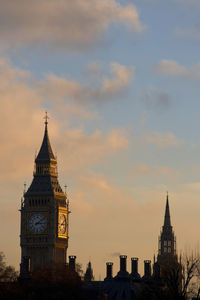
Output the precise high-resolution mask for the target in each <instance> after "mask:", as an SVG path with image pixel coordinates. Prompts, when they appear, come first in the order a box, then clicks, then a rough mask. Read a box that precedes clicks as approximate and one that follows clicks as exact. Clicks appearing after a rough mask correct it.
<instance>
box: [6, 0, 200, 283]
mask: <svg viewBox="0 0 200 300" xmlns="http://www.w3.org/2000/svg"><path fill="white" fill-rule="evenodd" d="M0 7H1V10H0V140H1V147H0V156H1V173H0V205H1V206H0V207H1V208H0V240H1V247H0V250H1V251H3V252H4V253H5V255H6V260H7V263H8V264H11V265H14V266H15V267H16V268H17V269H19V263H20V246H19V234H20V212H19V209H20V201H21V197H22V195H23V189H24V182H26V184H27V187H28V186H29V185H30V183H31V181H32V176H33V167H34V157H35V153H37V151H38V150H39V148H40V145H41V142H42V138H43V133H44V119H43V118H44V115H45V111H48V115H49V117H50V119H49V136H50V140H51V145H52V148H53V150H54V153H55V154H56V155H57V159H58V172H59V181H60V183H61V185H62V187H63V186H64V185H65V184H66V185H67V186H68V189H67V192H68V197H69V199H70V209H71V212H72V213H71V214H70V228H69V235H70V239H69V248H68V255H76V256H77V262H79V263H81V264H82V268H83V270H85V268H86V264H87V262H88V261H89V260H91V262H92V266H93V270H94V274H95V278H96V279H100V278H101V279H103V278H104V277H105V264H106V262H107V261H113V262H114V274H116V272H117V271H118V270H119V255H120V254H123V255H127V256H128V258H127V266H128V271H130V265H131V257H139V269H140V272H141V274H143V260H145V259H151V260H152V259H153V255H154V254H155V255H156V254H157V250H158V249H157V248H158V236H159V233H160V229H161V226H162V225H163V221H164V209H165V201H166V192H167V191H168V192H169V202H170V211H171V221H172V225H173V228H174V231H175V234H176V237H177V249H178V253H183V252H185V251H190V250H191V249H198V247H199V239H200V238H199V227H200V218H199V211H200V130H199V128H200V101H199V94H200V88H199V87H200V58H199V53H200V51H199V50H200V49H199V45H200V21H199V15H200V1H199V0H190V1H188V0H165V1H159V0H120V1H119V0H101V1H99V0H84V1H82V0H73V1H70V0H34V1H33V0H29V1H26V0H17V1H14V2H13V1H12V3H11V2H10V1H6V0H0Z"/></svg>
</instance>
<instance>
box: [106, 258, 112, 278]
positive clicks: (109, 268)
mask: <svg viewBox="0 0 200 300" xmlns="http://www.w3.org/2000/svg"><path fill="white" fill-rule="evenodd" d="M112 278H113V263H112V262H107V263H106V278H105V280H111V279H112Z"/></svg>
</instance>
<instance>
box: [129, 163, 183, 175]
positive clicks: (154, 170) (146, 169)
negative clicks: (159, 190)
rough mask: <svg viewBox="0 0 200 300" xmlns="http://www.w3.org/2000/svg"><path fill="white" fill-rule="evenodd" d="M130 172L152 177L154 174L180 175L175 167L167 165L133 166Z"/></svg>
mask: <svg viewBox="0 0 200 300" xmlns="http://www.w3.org/2000/svg"><path fill="white" fill-rule="evenodd" d="M130 173H131V175H132V176H134V177H136V176H144V175H148V176H151V177H152V176H154V177H159V178H160V176H164V177H169V178H177V177H178V176H179V173H178V172H177V171H176V170H174V169H173V168H170V167H167V166H160V167H154V166H153V167H152V166H147V165H145V164H141V165H138V166H134V167H133V168H131V171H130Z"/></svg>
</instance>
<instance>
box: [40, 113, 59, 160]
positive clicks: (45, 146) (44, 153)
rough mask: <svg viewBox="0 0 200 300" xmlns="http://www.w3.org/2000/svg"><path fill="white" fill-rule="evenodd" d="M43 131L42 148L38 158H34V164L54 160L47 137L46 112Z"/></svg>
mask: <svg viewBox="0 0 200 300" xmlns="http://www.w3.org/2000/svg"><path fill="white" fill-rule="evenodd" d="M44 119H45V123H44V124H45V131H44V138H43V142H42V146H41V148H40V151H39V153H38V156H37V157H36V160H35V161H36V162H38V161H50V160H51V159H54V160H55V156H54V154H53V151H52V148H51V144H50V141H49V135H48V126H47V125H48V119H49V117H48V115H47V112H46V113H45V117H44Z"/></svg>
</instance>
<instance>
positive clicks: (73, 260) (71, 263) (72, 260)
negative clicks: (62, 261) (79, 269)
mask: <svg viewBox="0 0 200 300" xmlns="http://www.w3.org/2000/svg"><path fill="white" fill-rule="evenodd" d="M69 267H70V269H71V270H73V271H75V269H76V256H74V255H70V256H69Z"/></svg>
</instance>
